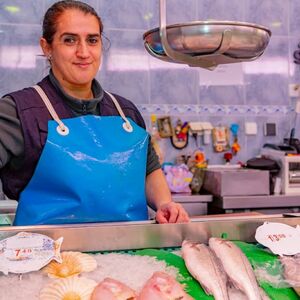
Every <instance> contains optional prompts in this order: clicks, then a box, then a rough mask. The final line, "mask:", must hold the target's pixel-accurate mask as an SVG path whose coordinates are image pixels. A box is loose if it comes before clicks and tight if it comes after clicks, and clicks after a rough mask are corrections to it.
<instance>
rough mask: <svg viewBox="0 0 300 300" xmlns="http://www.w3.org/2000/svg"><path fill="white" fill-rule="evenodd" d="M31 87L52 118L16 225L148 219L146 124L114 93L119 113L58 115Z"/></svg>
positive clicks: (22, 194) (20, 203)
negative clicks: (124, 108) (134, 118)
mask: <svg viewBox="0 0 300 300" xmlns="http://www.w3.org/2000/svg"><path fill="white" fill-rule="evenodd" d="M34 88H35V89H36V90H37V92H38V93H39V94H40V96H41V97H42V99H43V101H44V103H45V105H46V106H47V108H48V110H49V112H50V114H51V116H52V117H53V119H54V120H51V121H49V122H48V137H47V141H46V144H45V147H44V149H43V152H42V155H41V157H40V159H39V162H38V165H37V167H36V169H35V172H34V175H33V177H32V178H31V180H30V182H29V183H28V185H27V186H26V188H25V189H24V191H22V193H21V196H20V200H19V205H18V208H17V212H16V217H15V221H14V225H37V224H66V223H86V222H105V221H135V220H146V219H147V218H148V214H147V205H146V197H145V177H146V175H145V174H146V157H147V148H148V134H147V132H146V131H145V129H143V128H141V127H140V126H138V125H137V124H136V123H134V122H133V121H132V120H131V119H128V118H126V117H125V115H124V113H123V112H122V109H121V107H120V106H119V104H118V102H117V100H116V99H115V98H114V97H113V96H112V95H110V96H111V98H112V101H113V102H114V104H115V105H116V107H117V109H118V111H119V114H120V116H108V117H106V116H105V117H101V116H93V115H88V116H81V117H76V118H71V119H64V120H60V119H59V118H58V116H57V114H56V112H55V111H54V109H53V107H52V105H51V103H50V101H49V99H48V98H47V96H46V95H45V93H44V92H43V90H42V89H41V88H40V87H39V86H35V87H34ZM62 121H63V122H62ZM57 124H59V125H57Z"/></svg>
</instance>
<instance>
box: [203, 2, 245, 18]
mask: <svg viewBox="0 0 300 300" xmlns="http://www.w3.org/2000/svg"><path fill="white" fill-rule="evenodd" d="M197 3H198V7H197V10H198V19H199V20H201V21H209V20H218V21H225V20H227V21H244V18H245V16H244V9H245V6H244V5H245V4H244V3H245V0H231V1H227V0H215V1H211V0H200V1H198V2H197Z"/></svg>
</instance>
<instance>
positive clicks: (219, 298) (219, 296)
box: [182, 241, 229, 300]
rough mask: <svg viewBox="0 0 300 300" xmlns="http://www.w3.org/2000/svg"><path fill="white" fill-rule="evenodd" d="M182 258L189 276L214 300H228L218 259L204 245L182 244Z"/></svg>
mask: <svg viewBox="0 0 300 300" xmlns="http://www.w3.org/2000/svg"><path fill="white" fill-rule="evenodd" d="M182 257H183V259H184V262H185V265H186V267H187V269H188V270H189V272H190V273H191V275H192V276H193V277H194V278H195V279H196V280H197V281H198V282H199V283H200V284H201V286H202V287H203V289H204V290H205V292H206V293H207V294H209V295H213V296H214V298H215V299H216V300H228V299H229V297H228V293H227V278H226V274H225V272H224V270H223V268H222V265H221V264H220V262H219V261H218V258H217V257H216V255H215V254H214V253H213V251H212V250H211V249H209V247H208V246H206V245H205V244H197V243H192V242H189V241H183V243H182Z"/></svg>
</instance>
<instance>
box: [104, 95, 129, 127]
mask: <svg viewBox="0 0 300 300" xmlns="http://www.w3.org/2000/svg"><path fill="white" fill-rule="evenodd" d="M105 93H107V94H108V95H109V96H110V98H111V100H112V101H113V103H114V105H115V107H116V109H117V111H118V113H119V115H120V116H121V118H122V119H123V120H124V121H125V123H124V124H123V128H124V129H125V130H126V131H128V132H132V131H133V128H132V126H131V124H130V122H129V120H128V119H127V118H126V116H125V114H124V112H123V110H122V108H121V106H120V104H119V102H118V100H117V99H116V98H115V96H114V95H112V94H111V93H109V92H107V91H105Z"/></svg>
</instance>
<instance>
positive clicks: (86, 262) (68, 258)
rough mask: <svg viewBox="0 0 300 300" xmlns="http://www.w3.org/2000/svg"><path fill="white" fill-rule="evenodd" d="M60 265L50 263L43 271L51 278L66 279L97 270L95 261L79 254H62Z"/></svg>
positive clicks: (87, 255) (54, 262) (88, 256)
mask: <svg viewBox="0 0 300 300" xmlns="http://www.w3.org/2000/svg"><path fill="white" fill-rule="evenodd" d="M61 258H62V263H58V262H56V261H51V262H50V263H49V264H48V265H47V266H46V267H45V268H44V269H43V271H44V272H45V273H48V276H49V277H51V278H66V277H69V276H74V275H78V274H80V273H83V272H91V271H93V270H95V269H96V268H97V261H96V260H95V259H94V258H93V257H92V256H91V255H89V254H84V253H80V252H72V251H69V252H62V254H61Z"/></svg>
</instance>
